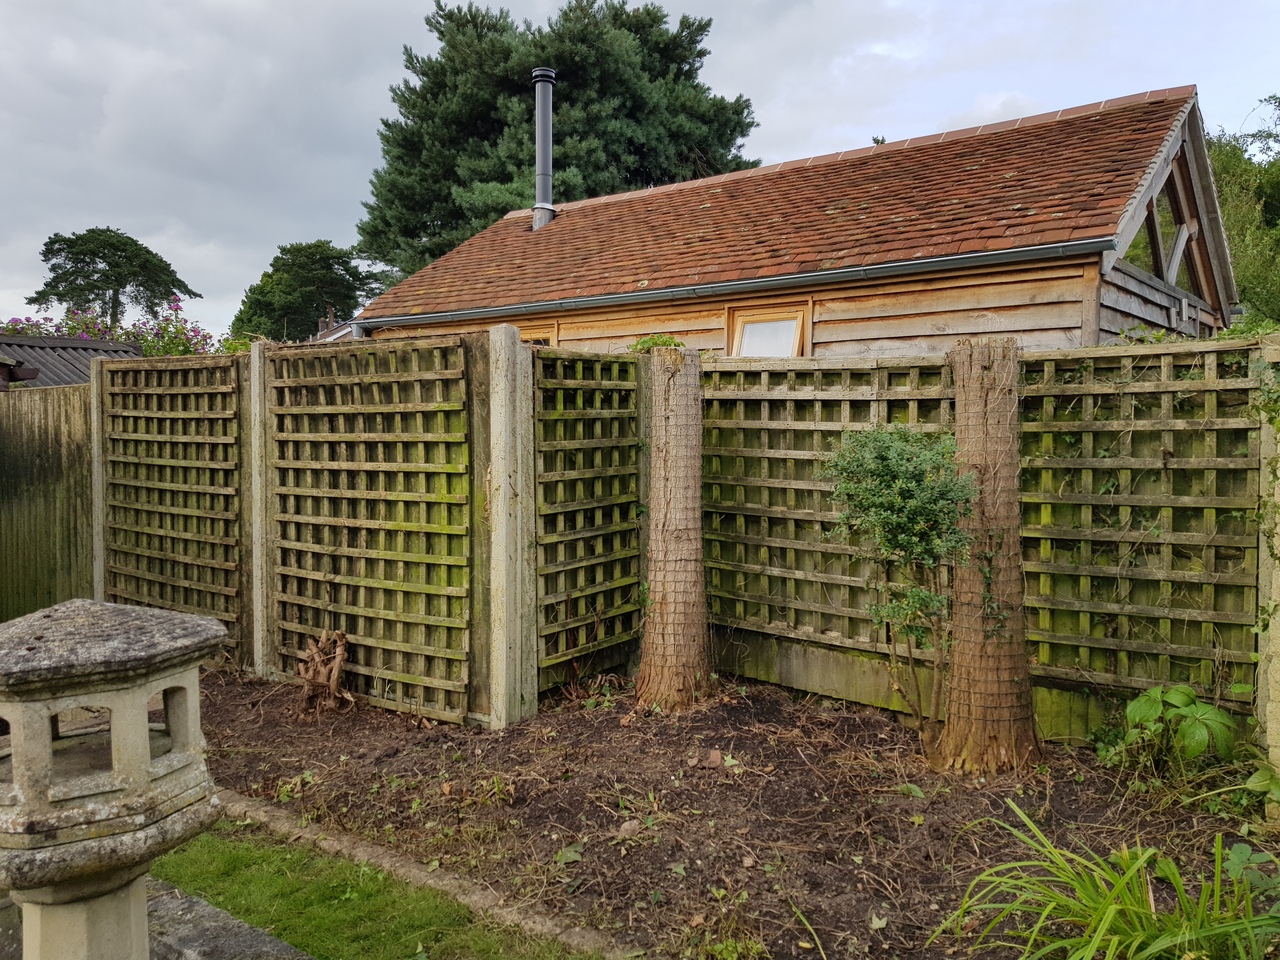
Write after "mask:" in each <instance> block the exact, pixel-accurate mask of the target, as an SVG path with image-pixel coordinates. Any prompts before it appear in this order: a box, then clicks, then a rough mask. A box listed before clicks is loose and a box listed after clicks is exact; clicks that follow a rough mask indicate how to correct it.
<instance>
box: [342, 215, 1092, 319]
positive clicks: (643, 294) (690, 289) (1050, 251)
mask: <svg viewBox="0 0 1280 960" xmlns="http://www.w3.org/2000/svg"><path fill="white" fill-rule="evenodd" d="M1115 248H1116V240H1115V237H1102V238H1094V239H1090V240H1070V241H1067V242H1066V243H1050V244H1044V245H1042V246H1036V247H1019V248H1016V249H1012V250H983V251H979V252H976V253H955V254H951V255H949V256H945V257H922V258H920V259H918V260H896V261H893V262H891V263H877V264H872V265H871V266H867V267H839V268H837V269H834V270H814V271H812V272H809V273H790V274H787V275H785V276H781V277H755V278H752V279H750V280H726V281H724V282H721V283H705V284H693V285H690V286H683V287H665V288H663V289H660V290H630V291H627V292H626V293H605V294H599V295H596V296H591V297H566V298H565V299H563V300H538V301H534V302H532V303H515V304H510V305H508V306H504V307H473V308H470V309H467V310H449V311H446V312H444V313H420V314H416V315H414V314H406V315H403V316H395V317H381V318H376V319H370V320H359V319H357V320H353V321H351V329H352V331H353V332H354V334H355V338H356V339H357V340H360V339H363V338H365V337H367V336H368V335H369V331H371V330H380V329H383V328H384V327H404V326H413V325H415V324H424V323H427V324H430V323H447V322H458V321H466V320H490V319H496V318H499V317H520V316H536V315H538V314H543V313H558V312H561V311H565V310H588V309H591V308H592V307H617V306H629V305H641V304H654V303H665V302H668V301H672V300H696V299H705V298H707V297H725V296H736V295H738V294H752V293H764V292H772V291H774V290H788V289H792V288H794V287H807V286H813V285H814V284H830V283H846V282H848V281H853V280H874V279H878V278H881V277H900V276H906V275H909V274H913V273H926V272H928V271H931V270H936V269H939V268H945V269H962V268H964V267H982V266H994V265H997V264H1004V263H1020V262H1022V261H1027V260H1052V259H1058V258H1062V257H1073V256H1080V255H1083V254H1090V253H1102V252H1104V251H1107V250H1114V249H1115Z"/></svg>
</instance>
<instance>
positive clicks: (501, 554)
mask: <svg viewBox="0 0 1280 960" xmlns="http://www.w3.org/2000/svg"><path fill="white" fill-rule="evenodd" d="M489 423H490V448H489V477H488V501H489V537H490V547H491V549H490V580H489V589H490V597H491V605H490V642H491V644H492V648H491V654H490V661H489V663H490V678H491V689H492V691H493V693H492V703H491V711H490V726H491V728H492V729H502V728H503V727H506V726H509V725H510V724H513V723H518V722H519V721H521V720H523V719H525V718H526V717H531V716H533V715H534V714H535V713H537V711H538V620H537V572H536V570H537V561H538V558H537V549H536V522H537V505H536V502H535V501H536V497H535V493H534V490H535V487H534V449H533V425H534V423H533V351H532V349H530V348H529V347H528V346H526V345H525V344H523V343H521V342H520V331H519V330H518V329H517V328H516V327H513V326H510V325H509V324H503V325H502V326H498V327H493V328H491V329H490V331H489Z"/></svg>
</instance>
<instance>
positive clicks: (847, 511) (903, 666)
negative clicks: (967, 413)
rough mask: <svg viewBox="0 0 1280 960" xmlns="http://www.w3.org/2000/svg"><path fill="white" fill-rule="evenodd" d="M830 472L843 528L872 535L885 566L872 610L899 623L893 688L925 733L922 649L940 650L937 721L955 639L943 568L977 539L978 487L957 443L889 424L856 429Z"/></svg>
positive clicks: (828, 466)
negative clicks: (972, 523)
mask: <svg viewBox="0 0 1280 960" xmlns="http://www.w3.org/2000/svg"><path fill="white" fill-rule="evenodd" d="M822 472H823V475H824V476H825V477H827V478H829V479H831V480H834V481H835V489H834V491H833V492H832V494H831V499H832V500H834V501H835V502H836V503H837V504H838V505H839V506H841V507H842V508H843V510H842V512H841V513H840V516H839V517H838V518H837V525H838V529H839V530H841V531H845V532H849V533H853V534H858V535H861V536H863V537H864V538H865V542H866V543H867V544H868V546H869V549H870V552H871V556H872V558H873V559H874V560H875V561H876V562H877V563H878V564H879V565H880V568H881V571H882V575H883V579H882V580H881V581H880V583H878V584H877V585H876V586H877V588H878V589H879V591H880V593H881V596H882V597H883V598H884V599H883V601H882V602H879V603H875V604H872V606H871V613H872V615H873V616H874V617H875V618H876V622H877V623H880V624H887V625H888V627H889V634H890V639H891V640H892V641H893V642H891V643H890V645H889V655H890V661H889V664H890V666H889V670H890V678H891V682H892V684H893V688H894V691H895V692H896V693H897V694H898V696H900V697H901V698H902V699H903V701H904V702H905V703H906V705H907V709H908V710H910V711H911V715H912V717H913V718H914V719H915V721H916V723H917V725H918V726H919V727H920V729H921V730H923V729H924V698H923V696H922V691H921V690H920V680H919V673H918V671H917V669H916V666H917V664H916V659H915V650H916V649H917V648H922V647H928V646H933V647H934V649H935V650H936V652H937V655H936V657H935V659H934V672H933V689H932V701H931V702H932V715H933V716H934V717H937V716H939V715H940V714H941V712H942V711H941V706H942V701H943V696H944V686H943V678H944V675H945V672H946V671H945V666H946V655H947V650H948V648H949V644H950V637H951V621H950V610H949V607H948V603H947V598H946V596H945V595H944V594H943V592H942V567H943V565H944V564H947V563H962V562H964V561H965V560H966V559H967V558H968V551H969V536H968V534H966V533H965V532H964V531H962V530H961V529H960V527H959V521H960V519H961V518H962V517H965V516H968V515H969V513H970V511H971V510H972V503H973V499H974V498H975V497H976V496H977V492H978V486H977V482H976V481H975V480H974V479H973V477H971V476H961V475H960V472H959V470H958V467H957V464H956V444H955V438H954V437H952V436H950V435H949V434H929V433H919V432H916V431H913V430H910V429H907V428H905V427H887V426H883V425H881V426H877V427H876V428H874V429H872V430H866V431H858V432H849V433H846V434H845V435H844V436H843V437H842V438H841V439H840V443H839V445H838V446H837V448H836V450H835V451H834V453H833V454H832V455H831V457H830V458H829V459H828V460H827V461H826V463H825V464H824V465H823V469H822ZM900 647H901V656H900V655H899V648H900Z"/></svg>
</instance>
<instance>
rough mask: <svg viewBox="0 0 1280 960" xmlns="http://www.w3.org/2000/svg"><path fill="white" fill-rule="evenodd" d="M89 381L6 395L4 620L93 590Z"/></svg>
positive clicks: (1, 552)
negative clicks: (76, 384)
mask: <svg viewBox="0 0 1280 960" xmlns="http://www.w3.org/2000/svg"><path fill="white" fill-rule="evenodd" d="M89 462H90V437H89V386H88V384H84V385H82V386H74V387H19V388H16V389H12V390H9V391H8V392H7V393H0V621H4V620H9V619H12V618H13V617H21V616H23V615H24V614H28V613H32V612H34V611H36V610H40V609H42V608H43V607H48V606H51V605H53V604H55V603H61V602H62V601H63V600H71V599H74V598H76V597H88V596H92V593H93V531H92V526H91V524H90V503H91V493H90V483H89Z"/></svg>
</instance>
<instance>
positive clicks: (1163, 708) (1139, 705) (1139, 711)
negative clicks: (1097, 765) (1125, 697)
mask: <svg viewBox="0 0 1280 960" xmlns="http://www.w3.org/2000/svg"><path fill="white" fill-rule="evenodd" d="M1124 713H1125V730H1124V733H1123V736H1122V737H1120V738H1119V739H1118V741H1116V742H1114V743H1111V744H1102V743H1100V744H1099V745H1098V755H1099V757H1100V758H1101V759H1103V760H1104V761H1107V762H1109V763H1113V764H1122V763H1130V762H1132V763H1134V764H1136V765H1137V766H1138V767H1139V768H1140V769H1147V770H1149V771H1150V772H1151V773H1152V774H1153V775H1156V776H1158V775H1162V774H1169V773H1172V774H1175V775H1182V776H1185V775H1186V774H1187V773H1188V772H1189V770H1190V768H1191V767H1192V766H1193V765H1194V764H1195V763H1196V762H1197V761H1201V760H1202V758H1207V757H1208V756H1213V757H1215V758H1216V759H1218V760H1221V761H1229V760H1230V759H1231V758H1232V757H1233V756H1234V754H1235V734H1236V728H1235V721H1234V720H1233V719H1232V717H1231V715H1230V714H1229V713H1227V712H1226V711H1225V710H1222V709H1220V708H1218V707H1215V706H1213V705H1211V704H1208V703H1202V702H1201V701H1200V700H1199V698H1197V697H1196V693H1195V691H1194V690H1192V689H1191V688H1190V687H1188V686H1185V685H1183V684H1179V685H1177V686H1173V687H1168V688H1165V687H1151V688H1150V689H1148V690H1144V691H1143V692H1142V693H1140V694H1138V696H1136V697H1134V698H1133V699H1132V700H1131V701H1129V704H1128V705H1127V706H1126V707H1125V711H1124ZM1210 747H1212V748H1213V750H1212V752H1211V753H1209V748H1210Z"/></svg>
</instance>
